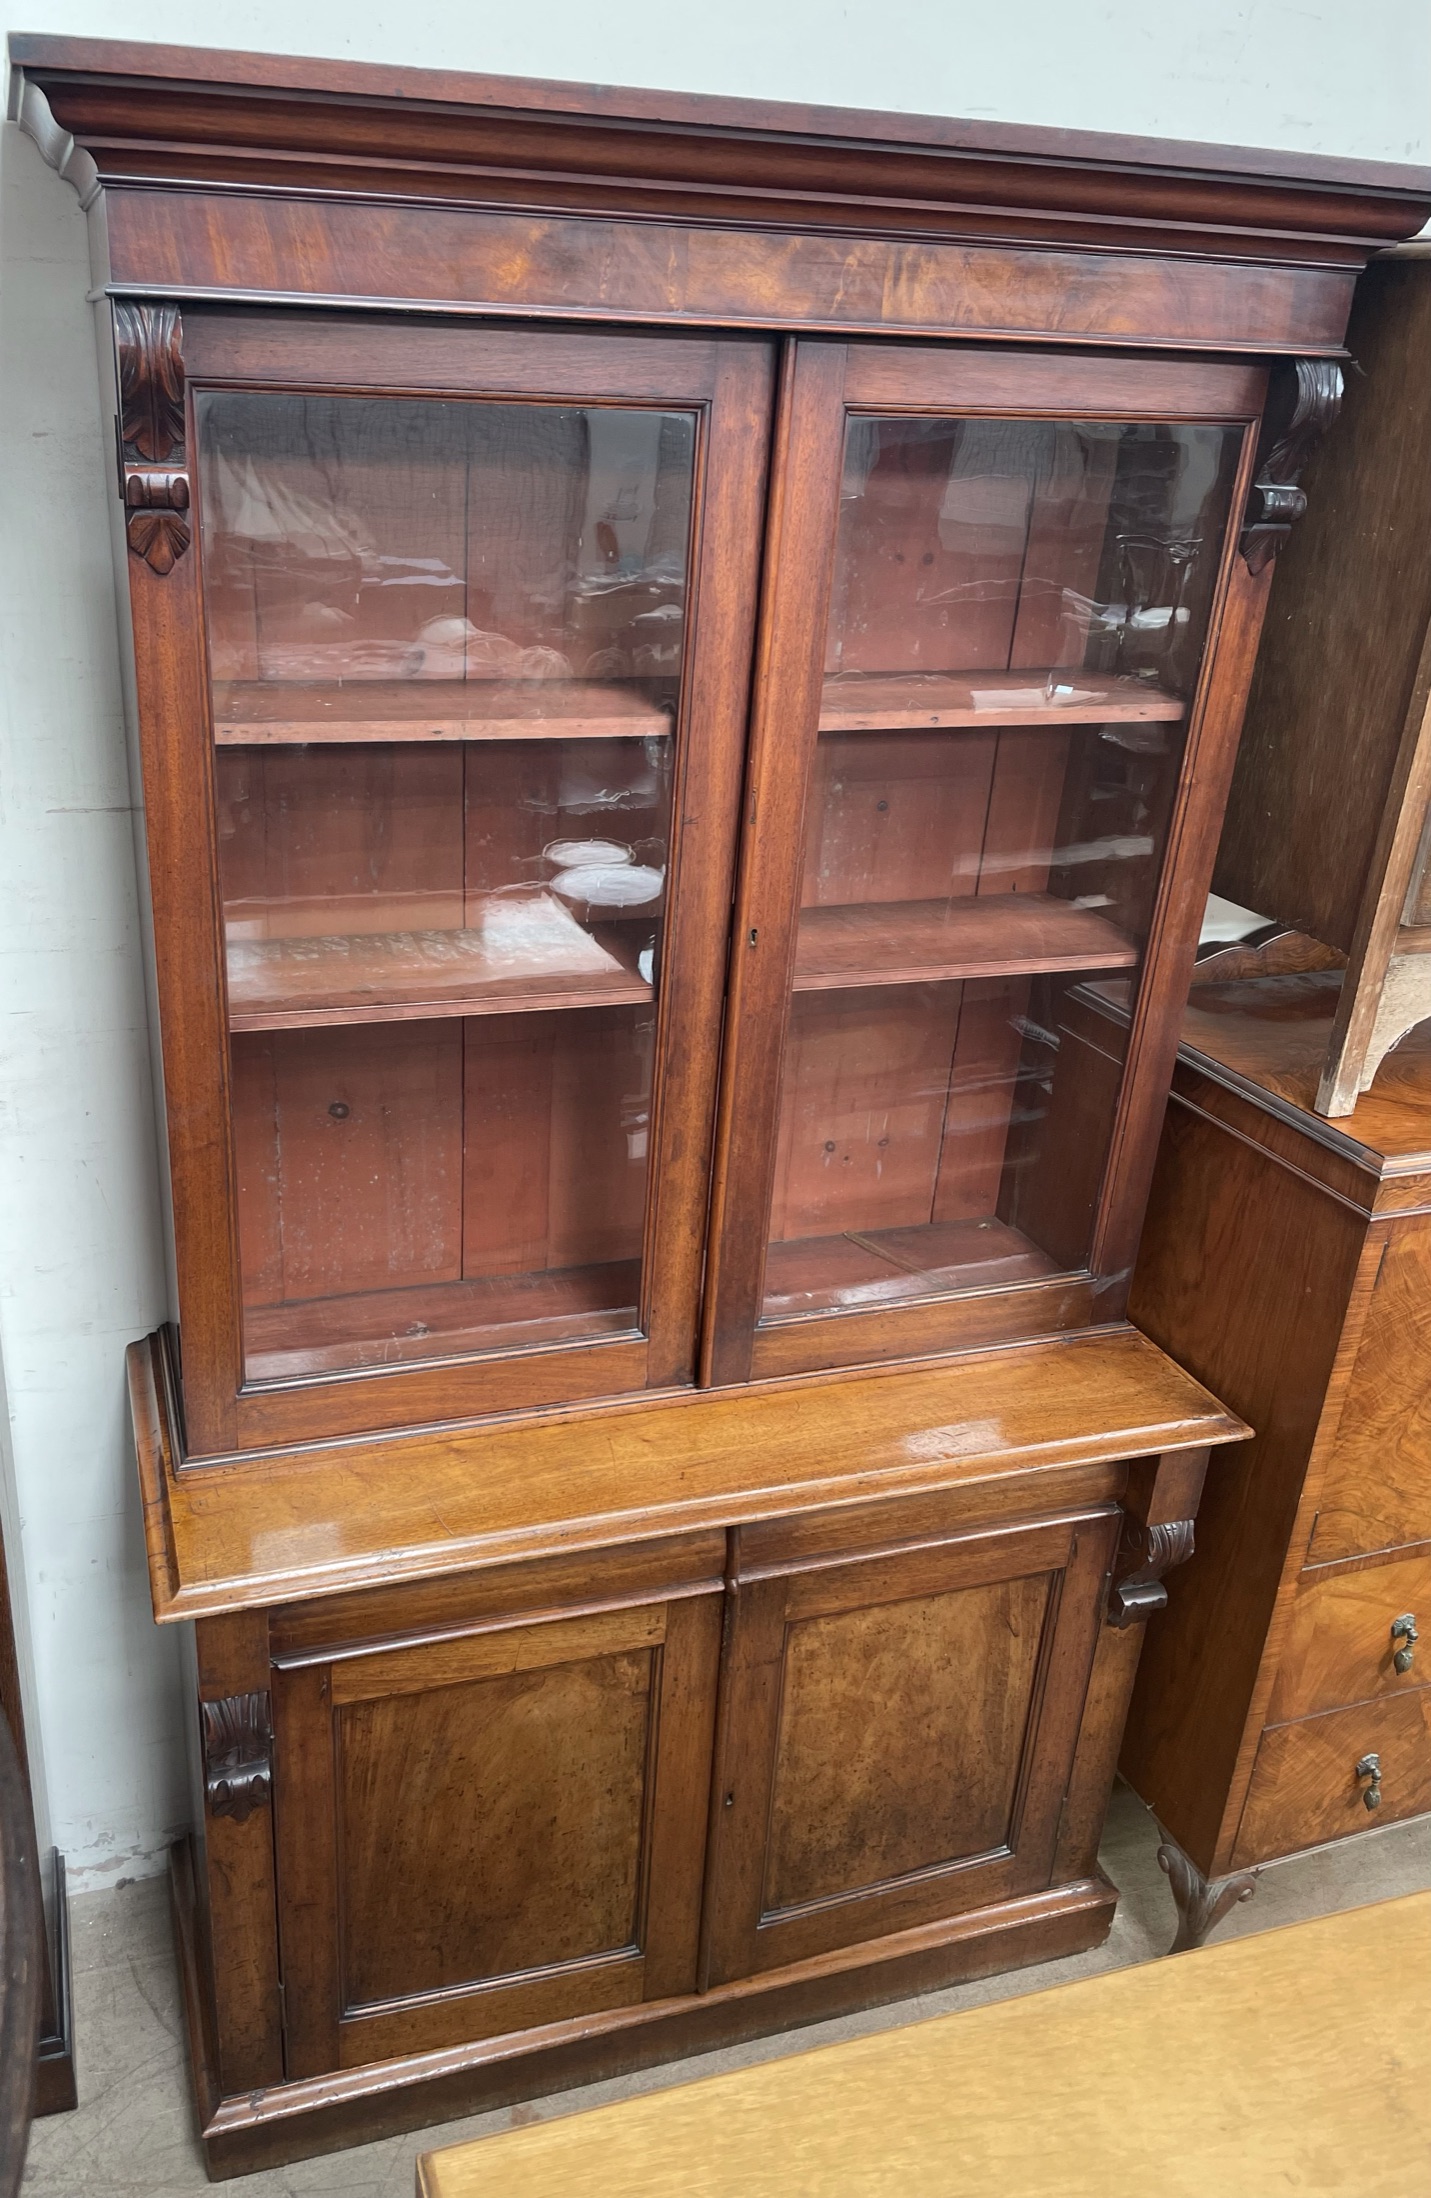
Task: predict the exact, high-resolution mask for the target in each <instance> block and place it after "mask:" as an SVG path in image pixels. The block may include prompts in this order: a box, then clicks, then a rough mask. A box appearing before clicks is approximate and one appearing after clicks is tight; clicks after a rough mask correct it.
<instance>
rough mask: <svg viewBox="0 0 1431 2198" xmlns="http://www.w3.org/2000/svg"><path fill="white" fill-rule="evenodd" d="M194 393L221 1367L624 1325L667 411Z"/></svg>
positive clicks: (423, 1353) (678, 527)
mask: <svg viewBox="0 0 1431 2198" xmlns="http://www.w3.org/2000/svg"><path fill="white" fill-rule="evenodd" d="M198 405H199V432H200V448H201V476H200V488H201V499H202V529H203V548H204V564H203V573H204V590H205V606H206V614H207V625H208V643H209V661H210V671H211V676H212V681H213V721H214V737H215V743H216V778H217V798H218V832H219V869H220V886H221V893H222V899H223V913H224V926H225V938H226V947H227V962H228V1005H229V1019H230V1025H231V1029H232V1032H233V1038H232V1071H233V1095H234V1125H235V1130H234V1134H235V1142H236V1152H237V1161H238V1171H239V1182H240V1239H241V1259H242V1266H243V1281H244V1302H245V1331H246V1342H247V1365H248V1374H249V1377H250V1378H251V1379H262V1378H272V1377H277V1376H280V1375H284V1374H295V1373H304V1372H317V1371H326V1370H331V1369H333V1368H336V1367H342V1366H355V1365H368V1364H375V1363H386V1362H389V1361H393V1360H401V1359H412V1358H425V1357H431V1356H433V1355H435V1354H442V1353H451V1352H457V1351H473V1350H483V1349H494V1348H509V1347H512V1346H514V1345H522V1344H531V1343H542V1342H550V1341H555V1340H563V1339H568V1338H572V1337H576V1336H583V1335H599V1334H610V1333H613V1332H617V1331H622V1330H625V1331H630V1330H633V1329H634V1328H635V1326H636V1323H637V1310H636V1309H637V1305H638V1302H639V1276H640V1250H641V1234H642V1227H643V1222H644V1213H645V1193H646V1175H647V1159H648V1155H647V1127H648V1122H649V1116H650V1109H651V1098H652V1073H653V1047H652V1036H653V1030H654V1007H653V1003H654V998H655V993H656V988H657V985H658V982H659V967H660V944H661V931H662V923H663V917H664V908H665V878H666V869H667V862H668V855H669V841H670V803H671V784H672V770H673V748H674V739H675V719H676V709H677V702H678V695H679V685H680V676H681V668H682V661H683V654H684V646H685V605H686V569H687V556H688V536H689V531H690V521H691V504H692V472H693V465H694V447H695V444H694V420H693V417H692V416H691V415H689V414H684V413H666V412H655V411H643V410H638V409H635V408H615V407H613V408H582V407H575V406H569V405H566V406H563V405H539V404H526V405H522V404H489V403H483V402H458V401H453V400H443V401H417V400H406V399H404V400H397V399H393V400H386V399H371V398H358V397H318V396H302V395H267V394H265V395H254V394H248V393H221V394H214V393H210V394H206V395H203V396H201V397H200V398H199V400H198Z"/></svg>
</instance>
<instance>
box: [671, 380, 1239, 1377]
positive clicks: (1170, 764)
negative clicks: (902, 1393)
mask: <svg viewBox="0 0 1431 2198" xmlns="http://www.w3.org/2000/svg"><path fill="white" fill-rule="evenodd" d="M1264 384H1265V377H1264V375H1263V374H1262V372H1261V371H1260V370H1259V369H1257V368H1254V367H1250V366H1240V365H1218V364H1207V363H1196V362H1180V361H1169V360H1165V361H1154V360H1147V361H1130V360H1109V359H1100V358H1097V357H1083V358H1076V357H1054V356H1051V355H1050V356H1042V357H1034V356H1021V355H1019V354H1018V353H1009V352H1001V353H999V354H998V355H997V356H996V355H994V354H991V353H989V352H981V351H979V350H977V349H974V348H971V347H964V346H960V347H953V346H951V347H948V348H942V349H938V350H935V349H930V348H927V347H923V348H913V347H911V348H908V349H899V350H894V349H892V348H890V347H886V346H882V345H878V344H869V345H862V344H858V343H854V344H848V345H846V344H837V343H829V342H823V341H811V342H808V343H799V344H796V345H794V346H793V347H792V350H791V352H790V354H789V356H788V359H787V371H786V376H785V382H784V387H783V391H782V398H781V405H780V410H779V428H778V433H777V440H776V447H775V456H774V491H773V496H772V505H771V510H772V518H771V525H770V534H769V538H768V542H767V556H766V565H765V594H764V602H763V608H762V614H761V615H762V624H761V634H760V641H759V645H758V650H757V679H756V687H755V696H754V708H753V718H752V754H751V782H750V783H751V793H750V798H749V801H748V804H747V811H748V819H749V820H753V825H754V828H753V830H751V829H748V831H747V836H746V839H745V843H744V847H743V855H742V875H741V887H740V897H739V901H738V907H737V921H736V931H735V946H734V949H733V954H732V976H731V1001H730V1007H729V1023H728V1039H727V1051H726V1060H725V1095H724V1101H723V1122H724V1130H725V1134H724V1140H723V1145H722V1149H721V1153H720V1157H719V1160H718V1170H717V1194H716V1202H715V1233H716V1243H715V1252H714V1260H713V1269H712V1274H713V1286H712V1289H711V1291H710V1293H709V1296H708V1305H707V1339H706V1349H707V1365H708V1367H709V1370H710V1372H711V1374H712V1376H713V1378H714V1379H716V1380H718V1381H740V1380H744V1379H746V1378H748V1377H749V1376H750V1375H752V1374H755V1375H762V1374H780V1373H786V1372H791V1371H794V1370H797V1369H800V1368H805V1367H812V1366H832V1365H841V1364H852V1363H857V1362H860V1361H865V1360H870V1359H875V1358H882V1357H892V1356H903V1355H905V1354H906V1353H909V1352H911V1351H919V1352H924V1351H931V1350H944V1349H949V1348H954V1347H958V1346H960V1345H962V1344H968V1343H974V1342H981V1341H989V1340H992V1339H995V1338H998V1337H1006V1336H1013V1335H1019V1334H1029V1333H1033V1332H1046V1331H1047V1330H1049V1329H1056V1328H1060V1327H1065V1326H1071V1325H1080V1324H1082V1323H1085V1322H1086V1321H1088V1320H1089V1318H1090V1317H1092V1316H1093V1312H1094V1309H1095V1307H1097V1306H1098V1305H1099V1303H1100V1299H1099V1289H1100V1285H1101V1284H1102V1283H1104V1282H1106V1283H1107V1284H1108V1287H1109V1289H1111V1291H1112V1292H1113V1294H1114V1295H1116V1294H1117V1292H1118V1291H1119V1290H1120V1289H1121V1288H1122V1287H1123V1280H1122V1279H1120V1278H1125V1274H1126V1270H1127V1268H1128V1267H1130V1266H1131V1259H1132V1250H1133V1246H1134V1245H1135V1243H1136V1235H1137V1227H1138V1219H1139V1216H1140V1213H1141V1203H1142V1198H1143V1195H1144V1193H1145V1190H1146V1183H1145V1182H1144V1181H1143V1177H1144V1176H1145V1175H1146V1172H1147V1170H1148V1168H1149V1167H1150V1166H1151V1153H1152V1141H1153V1140H1154V1139H1155V1136H1156V1122H1155V1115H1156V1110H1157V1109H1158V1108H1159V1107H1160V1106H1161V1103H1162V1095H1163V1091H1164V1089H1165V1085H1166V1077H1167V1074H1168V1071H1169V1069H1170V1066H1171V1058H1172V1049H1173V1047H1174V1045H1175V1042H1176V1040H1175V1033H1174V1030H1173V1024H1172V1020H1171V1014H1172V1010H1171V1009H1170V1008H1169V1006H1168V1003H1169V1002H1170V1001H1171V999H1172V996H1173V994H1174V993H1176V994H1177V996H1178V997H1181V986H1182V985H1183V984H1185V982H1186V977H1187V974H1188V972H1189V970H1190V967H1191V958H1192V953H1193V950H1194V947H1195V944H1196V937H1197V925H1198V921H1199V920H1200V913H1201V908H1202V904H1203V896H1204V895H1205V891H1206V877H1205V876H1202V875H1201V874H1199V875H1197V876H1192V875H1183V874H1181V873H1180V872H1179V864H1180V863H1181V864H1182V865H1183V866H1184V871H1185V870H1186V866H1187V863H1188V861H1189V859H1191V862H1192V863H1193V864H1194V865H1198V864H1201V865H1202V868H1203V869H1207V868H1210V865H1211V858H1212V842H1213V838H1214V836H1215V831H1216V819H1217V816H1218V814H1219V811H1220V803H1221V800H1222V794H1223V779H1224V777H1225V774H1226V771H1227V770H1228V769H1230V767H1231V755H1232V748H1233V745H1234V743H1235V739H1236V732H1237V724H1238V719H1239V716H1240V711H1241V705H1242V700H1243V692H1244V688H1245V682H1246V678H1247V675H1248V672H1249V671H1250V650H1242V651H1241V652H1239V651H1237V650H1233V651H1231V652H1230V654H1229V653H1228V652H1223V653H1222V655H1221V656H1220V655H1219V652H1218V650H1217V649H1216V648H1214V647H1211V646H1210V641H1211V639H1212V637H1214V636H1216V635H1217V634H1218V632H1219V629H1220V625H1221V624H1223V623H1225V621H1224V619H1223V613H1224V610H1225V607H1226V604H1227V601H1228V598H1229V591H1230V590H1232V589H1233V588H1235V587H1241V588H1244V589H1245V588H1247V587H1249V586H1250V585H1251V583H1250V581H1249V578H1248V575H1247V572H1246V568H1245V566H1244V567H1241V568H1238V567H1236V561H1235V558H1234V554H1233V541H1234V536H1233V522H1234V521H1235V518H1236V514H1237V512H1238V511H1239V509H1240V507H1241V502H1242V498H1243V495H1244V493H1245V484H1246V481H1247V478H1248V470H1249V465H1250V459H1251V443H1252V428H1253V424H1254V422H1255V421H1256V418H1257V416H1258V413H1259V410H1260V406H1261V403H1262V398H1263V392H1264ZM1189 851H1191V854H1189ZM1173 853H1176V857H1177V859H1176V860H1175V861H1173V862H1172V863H1171V865H1170V863H1169V857H1170V854H1173ZM1130 978H1131V979H1132V980H1133V983H1134V988H1135V1001H1136V1006H1135V1013H1134V1017H1133V1024H1132V1030H1131V1034H1130V1035H1127V1036H1125V1035H1123V1034H1121V1033H1115V1032H1114V1031H1113V1030H1112V1027H1111V1026H1110V1025H1109V1024H1108V1023H1107V1022H1106V1020H1104V1019H1102V1018H1099V1017H1098V1016H1096V1015H1093V1014H1090V1012H1089V1009H1088V1006H1087V1003H1086V995H1085V990H1084V988H1086V987H1087V986H1088V985H1089V984H1090V983H1096V982H1098V981H1099V980H1100V979H1103V980H1114V981H1118V982H1121V983H1123V984H1127V983H1128V981H1129V980H1130ZM1102 1302H1103V1304H1104V1307H1105V1310H1106V1308H1107V1306H1108V1305H1110V1304H1111V1302H1112V1301H1111V1298H1109V1297H1108V1296H1107V1294H1106V1292H1105V1296H1104V1299H1103V1301H1102ZM1112 1309H1113V1310H1114V1311H1117V1310H1120V1309H1121V1308H1120V1307H1119V1306H1116V1305H1115V1306H1113V1307H1112Z"/></svg>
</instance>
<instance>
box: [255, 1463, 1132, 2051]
mask: <svg viewBox="0 0 1431 2198" xmlns="http://www.w3.org/2000/svg"><path fill="white" fill-rule="evenodd" d="M1118 1522H1119V1514H1118V1512H1117V1510H1116V1508H1115V1507H1114V1506H1112V1505H1111V1504H1110V1505H1105V1506H1103V1507H1101V1508H1097V1509H1093V1510H1089V1511H1085V1512H1081V1513H1079V1514H1077V1515H1075V1516H1071V1517H1059V1518H1055V1519H1052V1520H1047V1521H1039V1522H1034V1523H1030V1524H1020V1525H1015V1526H1002V1527H999V1528H997V1529H993V1530H986V1531H983V1532H972V1533H971V1532H968V1531H963V1532H945V1533H943V1534H937V1533H936V1534H930V1535H928V1536H927V1538H923V1539H920V1540H918V1541H917V1542H915V1543H914V1544H913V1545H912V1546H895V1547H893V1548H891V1547H888V1546H882V1545H881V1542H880V1538H879V1534H878V1531H877V1530H875V1531H874V1532H873V1533H872V1530H871V1528H870V1527H869V1525H868V1524H866V1525H865V1526H864V1527H863V1528H862V1529H861V1528H847V1529H845V1530H844V1545H843V1546H841V1535H840V1530H839V1529H838V1527H837V1528H836V1531H835V1534H834V1536H833V1538H832V1535H831V1530H830V1526H829V1522H828V1521H825V1522H823V1525H822V1528H821V1530H820V1532H819V1534H818V1535H817V1536H816V1544H817V1546H814V1547H807V1546H802V1542H807V1541H808V1540H809V1537H810V1536H811V1534H812V1531H813V1529H812V1527H811V1526H810V1525H809V1524H808V1523H807V1524H806V1525H804V1526H803V1527H802V1525H801V1524H800V1523H799V1522H788V1523H787V1522H778V1523H777V1524H776V1525H775V1526H773V1527H769V1526H767V1527H764V1528H760V1529H753V1530H747V1532H746V1534H745V1536H744V1537H743V1538H742V1537H741V1536H740V1535H739V1534H737V1535H735V1536H733V1537H732V1547H731V1549H730V1551H729V1552H727V1550H726V1548H725V1545H724V1537H712V1536H709V1535H707V1536H704V1537H699V1538H697V1539H696V1540H695V1541H693V1542H690V1543H686V1544H682V1543H674V1544H664V1545H656V1546H655V1547H654V1548H652V1549H647V1550H645V1551H642V1550H639V1549H638V1550H635V1551H631V1552H625V1553H622V1552H615V1553H611V1554H610V1555H609V1556H608V1557H607V1558H605V1559H601V1558H597V1559H593V1560H588V1561H587V1562H586V1565H585V1568H584V1577H583V1582H582V1596H581V1600H582V1603H583V1604H584V1605H585V1606H586V1607H580V1608H573V1607H572V1601H571V1581H570V1579H569V1577H568V1576H567V1571H566V1570H565V1569H564V1568H563V1567H561V1566H557V1567H555V1568H553V1567H549V1566H542V1565H533V1566H531V1567H528V1568H521V1567H511V1568H503V1569H502V1572H501V1574H500V1575H498V1576H495V1577H493V1578H490V1579H488V1580H486V1581H485V1582H484V1581H482V1580H481V1577H480V1576H478V1580H477V1581H476V1582H475V1583H467V1584H464V1583H461V1582H458V1583H454V1584H451V1585H449V1586H447V1587H445V1588H443V1589H441V1590H433V1589H431V1588H427V1589H416V1590H413V1591H411V1592H410V1593H409V1594H407V1595H406V1596H405V1595H404V1592H403V1591H402V1590H389V1591H385V1592H384V1593H383V1594H382V1596H381V1597H380V1598H370V1599H369V1606H370V1607H368V1608H367V1609H366V1610H365V1608H364V1604H363V1602H362V1599H359V1598H355V1599H350V1603H349V1608H348V1609H347V1610H344V1609H343V1608H342V1607H341V1606H340V1607H338V1608H336V1609H333V1610H329V1611H325V1610H324V1607H323V1606H322V1605H315V1606H311V1607H308V1608H305V1609H301V1610H298V1611H294V1612H288V1613H285V1612H278V1613H275V1614H274V1616H273V1621H272V1624H271V1630H270V1640H271V1653H272V1670H271V1681H270V1690H271V1714H272V1724H273V1734H274V1748H273V1802H274V1822H273V1837H274V1851H275V1862H276V1888H277V1907H278V1929H279V1941H280V1961H281V1968H282V1977H283V1998H284V2066H285V2072H286V2074H287V2077H288V2078H289V2080H290V2081H292V2080H294V2079H297V2078H302V2077H309V2076H319V2075H323V2074H326V2073H328V2072H330V2071H332V2070H335V2069H345V2068H353V2067H357V2066H360V2065H362V2064H364V2063H366V2062H370V2061H381V2060H387V2059H390V2058H393V2057H394V2056H397V2055H403V2054H413V2053H424V2052H431V2051H435V2050H439V2049H442V2048H444V2047H448V2046H452V2045H455V2044H459V2043H463V2042H466V2041H469V2040H475V2039H482V2038H495V2037H500V2036H507V2035H510V2034H512V2033H516V2032H521V2031H529V2030H533V2029H538V2028H541V2027H542V2026H545V2025H550V2024H554V2023H561V2022H563V2021H565V2020H568V2019H570V2018H572V2017H577V2016H585V2015H599V2014H601V2013H603V2012H607V2011H611V2010H615V2009H619V2008H629V2007H633V2006H635V2005H637V2004H639V2003H641V2002H643V2001H652V2000H671V1999H678V1998H679V1997H681V1996H682V1995H683V1994H690V1993H694V1992H696V1991H698V1990H705V1989H707V1988H709V1987H711V1986H717V1985H720V1984H725V1983H730V1982H731V1981H733V1980H735V1979H738V1978H743V1977H754V1976H757V1975H759V1974H760V1973H762V1972H765V1971H768V1970H771V1969H777V1968H783V1967H785V1966H787V1965H790V1964H797V1963H800V1962H803V1961H807V1960H808V1959H810V1958H811V1957H812V1956H816V1955H821V1954H828V1953H830V1952H833V1951H835V1950H837V1949H840V1948H848V1947H855V1946H860V1945H863V1944H864V1943H865V1942H867V1941H869V1940H873V1939H880V1938H884V1937H887V1936H889V1935H891V1934H894V1933H898V1932H902V1931H907V1930H910V1929H912V1928H914V1927H916V1926H920V1925H927V1924H930V1923H934V1922H937V1921H938V1920H939V1919H940V1918H943V1917H954V1916H958V1915H961V1914H964V1913H966V1912H968V1911H970V1910H972V1909H976V1908H985V1907H988V1906H990V1905H992V1904H995V1903H998V1902H1002V1901H1008V1900H1012V1899H1016V1898H1017V1897H1019V1896H1020V1895H1023V1894H1028V1893H1032V1892H1034V1891H1037V1890H1038V1889H1040V1888H1043V1887H1046V1886H1047V1885H1048V1884H1049V1883H1050V1880H1051V1874H1052V1870H1053V1860H1054V1846H1055V1841H1056V1837H1057V1833H1058V1825H1059V1816H1060V1809H1061V1805H1062V1802H1063V1797H1064V1794H1065V1792H1066V1790H1067V1787H1068V1783H1069V1777H1070V1772H1071V1768H1072V1764H1073V1759H1074V1755H1075V1752H1076V1750H1077V1748H1078V1743H1079V1736H1080V1728H1081V1725H1082V1722H1083V1715H1084V1704H1085V1697H1086V1695H1087V1691H1088V1681H1089V1673H1090V1667H1091V1664H1092V1659H1093V1654H1094V1650H1095V1647H1096V1645H1097V1640H1098V1636H1099V1632H1100V1627H1101V1624H1102V1620H1103V1614H1104V1606H1105V1603H1106V1597H1107V1580H1108V1572H1109V1567H1110V1564H1111V1561H1112V1558H1113V1554H1114V1549H1115V1544H1116V1541H1117V1527H1118ZM900 1523H901V1522H900V1515H899V1512H898V1508H897V1507H896V1510H895V1514H894V1520H893V1522H892V1529H893V1530H897V1528H898V1525H899V1524H900ZM903 1523H904V1524H906V1525H908V1524H909V1523H910V1522H909V1520H908V1519H906V1520H905V1521H904V1522H903ZM862 1537H863V1539H864V1541H865V1542H866V1544H867V1545H868V1544H870V1543H871V1541H872V1542H873V1546H860V1543H861V1538H862ZM658 1581H659V1582H660V1583H661V1585H660V1587H659V1590H658V1589H657V1587H656V1583H657V1582H658ZM607 1598H609V1599H610V1600H609V1601H608V1600H606V1599H607ZM543 1604H545V1607H542V1606H543ZM603 1604H604V1605H605V1607H602V1606H603ZM345 1620H346V1621H347V1624H348V1626H349V1628H350V1629H352V1628H354V1627H355V1630H352V1631H350V1633H349V1635H348V1637H345V1636H344V1623H345ZM355 1622H356V1626H355ZM365 1633H366V1636H367V1637H364V1634H365ZM713 1769H714V1772H715V1778H716V1786H715V1792H714V1795H713V1794H712V1775H713ZM703 1943H704V1952H703V1951H702V1948H703Z"/></svg>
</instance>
